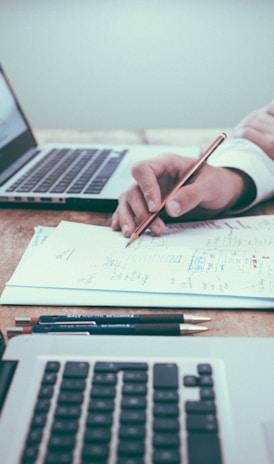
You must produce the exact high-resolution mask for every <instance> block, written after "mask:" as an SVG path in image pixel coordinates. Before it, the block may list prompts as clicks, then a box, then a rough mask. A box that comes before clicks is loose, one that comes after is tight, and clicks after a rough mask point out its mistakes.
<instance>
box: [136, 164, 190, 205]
mask: <svg viewBox="0 0 274 464" xmlns="http://www.w3.org/2000/svg"><path fill="white" fill-rule="evenodd" d="M192 161H193V160H190V159H185V158H183V157H181V156H177V155H165V156H159V157H157V158H154V159H152V160H148V161H143V162H141V163H138V164H137V165H135V166H134V167H133V170H132V174H133V177H134V178H135V180H136V182H137V183H138V185H139V188H140V190H141V192H142V194H143V196H144V199H145V201H146V204H147V208H148V211H150V212H154V211H157V209H158V208H159V206H160V203H161V199H162V196H163V195H164V194H165V193H166V192H168V191H169V190H170V188H171V185H170V182H171V179H172V185H174V183H175V182H176V180H178V179H179V178H180V176H181V174H182V173H183V172H184V170H185V169H186V168H187V167H188V166H189V165H190V163H191V162H192Z"/></svg>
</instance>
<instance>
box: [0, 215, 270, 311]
mask: <svg viewBox="0 0 274 464" xmlns="http://www.w3.org/2000/svg"><path fill="white" fill-rule="evenodd" d="M273 231H274V216H255V217H243V218H231V219H221V220H215V221H204V222H192V223H186V224H178V225H172V226H170V227H169V229H168V231H167V233H166V234H165V235H164V236H162V237H152V236H151V235H149V234H144V235H143V236H142V237H141V238H140V239H138V240H136V241H135V242H134V243H133V244H132V245H131V246H129V247H127V248H125V245H126V243H127V239H125V238H124V237H123V236H122V235H121V234H120V233H118V232H113V231H112V230H111V229H110V228H106V227H100V226H92V225H87V224H80V223H74V222H61V223H60V225H59V226H58V227H56V228H55V229H49V228H43V227H38V228H37V230H36V233H35V235H34V238H33V240H32V242H31V243H30V245H29V247H28V248H27V250H26V253H25V254H24V256H23V258H22V260H21V262H20V263H19V265H18V267H17V269H16V270H15V272H14V274H13V276H12V277H11V279H10V281H9V282H8V283H7V284H6V287H5V289H4V292H3V294H2V297H1V303H2V304H30V305H32V304H33V305H34V304H35V305H43V304H44V305H65V306H68V305H73V306H80V305H85V306H133V307H137V306H143V307H150V306H153V307H204V308H208V307H211V308H214V307H216V308H218V307H219V308H229V307H234V308H270V307H272V308H274V235H273Z"/></svg>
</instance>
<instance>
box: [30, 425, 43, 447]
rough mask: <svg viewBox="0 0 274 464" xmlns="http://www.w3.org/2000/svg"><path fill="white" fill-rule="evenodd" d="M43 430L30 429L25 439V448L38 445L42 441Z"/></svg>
mask: <svg viewBox="0 0 274 464" xmlns="http://www.w3.org/2000/svg"><path fill="white" fill-rule="evenodd" d="M42 436H43V430H41V429H32V430H30V432H29V434H28V438H27V446H29V445H38V444H39V443H40V441H41V439H42Z"/></svg>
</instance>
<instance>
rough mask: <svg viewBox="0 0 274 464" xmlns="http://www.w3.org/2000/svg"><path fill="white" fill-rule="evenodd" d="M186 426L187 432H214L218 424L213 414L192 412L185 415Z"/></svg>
mask: <svg viewBox="0 0 274 464" xmlns="http://www.w3.org/2000/svg"><path fill="white" fill-rule="evenodd" d="M186 428H187V430H188V431H189V432H208V433H215V432H217V430H218V425H217V420H216V417H215V416H214V415H213V414H201V415H200V414H195V415H194V414H193V415H189V416H188V417H187V420H186Z"/></svg>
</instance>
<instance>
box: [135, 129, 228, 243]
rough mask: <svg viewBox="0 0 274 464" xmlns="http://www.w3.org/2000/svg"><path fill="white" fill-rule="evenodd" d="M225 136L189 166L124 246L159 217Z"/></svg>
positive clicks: (224, 134) (217, 139) (223, 134)
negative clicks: (169, 201)
mask: <svg viewBox="0 0 274 464" xmlns="http://www.w3.org/2000/svg"><path fill="white" fill-rule="evenodd" d="M226 137H227V134H226V133H225V132H222V133H221V134H220V135H219V136H218V137H217V138H216V139H215V140H214V141H213V142H212V143H211V144H210V145H209V147H208V148H207V149H206V150H205V152H204V153H203V154H202V156H201V157H200V158H199V159H198V160H197V161H196V162H195V163H194V164H193V165H192V166H191V168H190V169H189V170H188V171H187V172H186V173H185V175H184V176H183V178H182V179H180V180H179V182H178V183H177V184H176V185H175V186H174V187H173V189H172V190H171V192H169V193H168V194H167V195H166V197H165V198H164V199H163V200H162V202H161V204H160V207H159V209H158V210H157V211H155V212H153V213H149V214H148V216H147V218H146V219H145V220H144V221H143V222H142V223H141V224H140V225H139V226H138V227H136V229H135V231H134V232H133V233H132V234H131V237H130V239H129V241H128V242H127V244H126V247H128V246H129V245H130V244H131V243H133V242H134V241H135V240H137V238H139V237H140V235H141V234H142V233H143V232H144V231H145V230H146V229H147V228H148V227H149V225H150V224H151V223H152V222H153V221H154V219H155V218H156V217H157V216H158V215H159V213H160V212H161V211H162V210H163V209H164V208H165V206H166V203H167V201H168V200H169V199H170V198H171V197H173V196H174V194H175V193H176V192H177V191H178V190H179V189H180V188H181V187H183V185H184V184H185V183H186V182H187V181H188V180H189V179H190V178H191V176H193V174H195V173H197V171H198V170H199V169H200V167H201V166H202V165H203V164H204V163H205V161H206V160H207V159H208V158H209V156H210V155H211V154H212V153H213V152H214V151H215V150H216V148H218V147H219V145H221V143H223V141H224V140H225V139H226Z"/></svg>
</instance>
